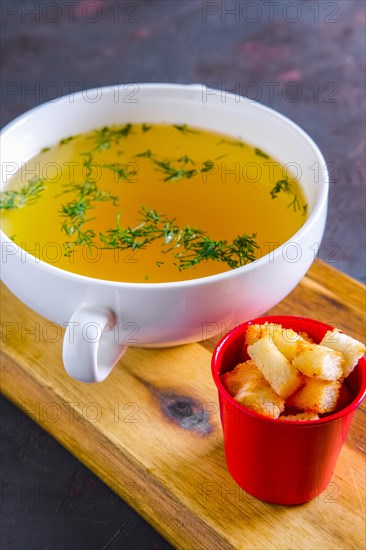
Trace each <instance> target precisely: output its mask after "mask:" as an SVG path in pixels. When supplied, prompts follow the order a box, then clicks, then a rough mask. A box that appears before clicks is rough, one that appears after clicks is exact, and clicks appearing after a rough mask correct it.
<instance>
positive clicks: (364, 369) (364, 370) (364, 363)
mask: <svg viewBox="0 0 366 550" xmlns="http://www.w3.org/2000/svg"><path fill="white" fill-rule="evenodd" d="M281 320H282V322H290V323H291V321H295V320H296V322H299V321H304V322H308V323H313V324H314V325H315V326H318V327H321V328H323V329H325V330H333V329H334V328H335V327H334V326H331V325H328V324H326V323H322V322H321V321H316V320H315V319H310V318H309V317H298V316H294V315H269V316H265V317H258V318H256V319H252V320H250V321H247V322H246V323H242V324H241V325H238V326H236V327H235V328H233V329H232V330H230V331H229V332H228V333H227V334H225V336H223V337H222V338H221V340H220V341H219V342H218V343H217V345H216V347H215V349H214V351H213V354H212V360H211V372H212V377H213V380H214V382H215V385H216V387H217V389H218V391H219V393H220V394H221V395H222V396H223V397H224V398H225V399H226V400H227V401H229V402H230V403H231V404H232V405H234V407H235V408H237V409H239V410H242V411H245V413H246V414H248V415H249V416H253V417H254V418H256V419H258V420H262V421H263V422H269V423H271V424H273V423H275V424H277V425H278V424H279V423H280V424H281V425H282V424H284V425H286V424H290V425H296V426H299V428H300V426H303V427H306V426H309V425H312V426H313V425H316V424H326V423H328V422H333V421H334V420H337V419H338V418H341V417H342V416H347V415H348V414H349V413H351V412H353V411H355V410H356V409H357V407H358V406H359V405H360V404H361V402H362V401H363V399H364V398H365V396H366V360H365V358H364V357H362V358H361V359H360V360H359V362H358V365H359V366H360V367H361V388H360V391H359V392H358V393H357V395H356V396H355V398H354V399H353V400H352V401H351V403H349V404H348V405H347V406H346V407H344V409H341V410H340V411H337V412H336V413H334V414H329V415H328V416H324V417H322V418H318V419H316V420H302V421H301V422H299V421H298V420H282V419H281V420H280V419H278V418H269V417H268V416H264V415H262V414H259V413H256V412H255V411H252V410H251V409H248V408H247V407H245V406H244V405H242V404H241V403H239V402H238V401H236V400H235V399H234V398H233V397H232V396H231V395H230V394H229V392H228V391H227V390H226V389H225V388H224V386H223V385H222V383H221V379H220V374H219V373H218V371H217V362H218V359H219V356H220V354H221V350H222V348H224V347H226V346H227V345H228V344H227V343H228V341H229V340H230V339H231V338H232V337H233V336H234V335H236V333H237V332H239V331H240V330H243V327H245V326H247V325H251V324H263V323H265V322H266V321H267V322H268V323H279V324H281Z"/></svg>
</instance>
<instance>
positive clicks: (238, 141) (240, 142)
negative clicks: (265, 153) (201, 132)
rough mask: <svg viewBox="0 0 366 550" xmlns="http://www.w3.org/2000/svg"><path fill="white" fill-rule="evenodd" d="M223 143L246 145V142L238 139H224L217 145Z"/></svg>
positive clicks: (238, 145) (235, 145) (236, 145)
mask: <svg viewBox="0 0 366 550" xmlns="http://www.w3.org/2000/svg"><path fill="white" fill-rule="evenodd" d="M223 144H226V145H233V147H244V146H245V144H244V143H243V142H242V141H240V140H238V139H235V140H234V139H222V140H221V141H219V142H218V143H217V145H223Z"/></svg>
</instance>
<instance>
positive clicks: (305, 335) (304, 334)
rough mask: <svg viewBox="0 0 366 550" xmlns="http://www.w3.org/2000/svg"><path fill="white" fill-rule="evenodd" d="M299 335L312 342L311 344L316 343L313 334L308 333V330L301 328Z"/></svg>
mask: <svg viewBox="0 0 366 550" xmlns="http://www.w3.org/2000/svg"><path fill="white" fill-rule="evenodd" d="M299 336H301V338H303V339H304V340H306V341H307V342H310V344H314V340H313V339H312V337H311V336H309V335H308V333H307V332H304V331H303V330H299Z"/></svg>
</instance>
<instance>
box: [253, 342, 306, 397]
mask: <svg viewBox="0 0 366 550" xmlns="http://www.w3.org/2000/svg"><path fill="white" fill-rule="evenodd" d="M248 354H249V356H250V357H251V359H253V360H254V362H255V364H256V366H257V367H258V368H259V370H260V371H261V372H262V374H263V376H264V377H265V378H266V380H267V381H268V382H269V384H270V385H271V386H272V388H273V389H274V390H275V392H276V393H277V394H278V395H279V396H280V397H282V398H283V399H287V397H289V396H290V395H291V394H292V393H294V392H295V391H296V390H297V389H298V388H299V387H300V386H301V385H302V384H303V380H302V377H301V376H300V374H299V373H298V371H297V370H296V368H294V367H293V365H292V364H291V363H290V362H289V361H288V360H287V359H286V357H285V356H284V355H283V354H282V353H281V352H280V351H279V350H278V349H277V347H276V346H275V344H274V343H273V342H271V341H270V340H268V339H267V338H261V339H260V340H258V341H257V342H256V343H255V344H252V345H250V346H249V347H248Z"/></svg>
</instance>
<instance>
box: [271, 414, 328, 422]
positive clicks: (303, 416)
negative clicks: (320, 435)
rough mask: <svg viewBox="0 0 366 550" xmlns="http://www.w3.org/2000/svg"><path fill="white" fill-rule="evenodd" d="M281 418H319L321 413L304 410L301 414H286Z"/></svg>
mask: <svg viewBox="0 0 366 550" xmlns="http://www.w3.org/2000/svg"><path fill="white" fill-rule="evenodd" d="M280 420H300V421H301V420H302V421H304V420H319V415H318V414H317V413H314V412H303V413H299V414H284V415H282V416H280Z"/></svg>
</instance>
